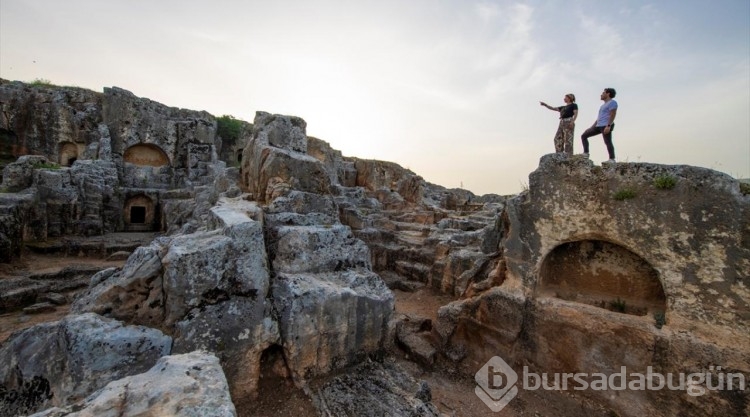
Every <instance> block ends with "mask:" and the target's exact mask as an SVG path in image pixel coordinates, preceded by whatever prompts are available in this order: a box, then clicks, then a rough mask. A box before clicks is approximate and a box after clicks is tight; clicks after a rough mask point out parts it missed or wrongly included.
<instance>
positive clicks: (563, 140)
mask: <svg viewBox="0 0 750 417" xmlns="http://www.w3.org/2000/svg"><path fill="white" fill-rule="evenodd" d="M563 100H564V101H565V105H564V106H560V107H552V106H550V105H549V104H547V103H545V102H543V101H540V102H539V104H540V105H542V106H544V107H546V108H548V109H550V110H554V111H556V112H559V113H560V125H559V126H558V127H557V133H555V152H557V153H561V152H563V151H564V152H565V153H566V154H568V155H573V131H574V130H575V127H576V118H577V117H578V104H576V96H575V95H573V93H570V94H566V95H565V98H564V99H563Z"/></svg>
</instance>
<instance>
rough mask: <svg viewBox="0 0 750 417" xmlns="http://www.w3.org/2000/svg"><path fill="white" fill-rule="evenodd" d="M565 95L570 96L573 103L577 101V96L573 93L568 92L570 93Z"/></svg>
mask: <svg viewBox="0 0 750 417" xmlns="http://www.w3.org/2000/svg"><path fill="white" fill-rule="evenodd" d="M565 97H567V98H569V99H570V102H571V103H575V102H576V96H575V94H573V93H568V94H566V95H565Z"/></svg>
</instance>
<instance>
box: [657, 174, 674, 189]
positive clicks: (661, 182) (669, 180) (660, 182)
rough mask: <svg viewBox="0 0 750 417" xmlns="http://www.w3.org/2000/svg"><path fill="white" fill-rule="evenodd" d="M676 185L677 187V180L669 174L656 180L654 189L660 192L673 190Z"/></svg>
mask: <svg viewBox="0 0 750 417" xmlns="http://www.w3.org/2000/svg"><path fill="white" fill-rule="evenodd" d="M675 185H677V178H675V177H673V176H671V175H669V174H662V175H659V176H658V177H656V178H654V187H656V188H658V189H660V190H671V189H672V188H674V186H675Z"/></svg>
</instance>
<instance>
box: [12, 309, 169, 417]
mask: <svg viewBox="0 0 750 417" xmlns="http://www.w3.org/2000/svg"><path fill="white" fill-rule="evenodd" d="M171 345H172V339H171V338H170V337H169V336H165V335H164V334H162V333H161V332H159V331H158V330H154V329H149V328H145V327H141V326H124V325H123V324H122V323H120V322H117V321H114V320H108V319H104V318H102V317H100V316H97V315H96V314H91V313H89V314H83V315H74V316H68V317H66V318H64V319H63V320H61V321H59V322H53V323H44V324H39V325H36V326H34V327H31V328H29V329H26V330H23V331H21V332H17V333H14V334H13V335H12V336H11V338H10V339H8V340H7V341H6V342H5V343H4V344H3V345H2V347H0V362H2V363H3V364H5V366H3V367H2V368H0V383H1V384H2V385H0V391H2V394H3V395H0V399H1V401H0V411H2V414H3V415H15V414H17V413H29V412H35V411H38V410H42V409H44V408H47V407H50V406H62V405H67V404H70V403H72V402H76V401H79V400H81V399H83V398H85V397H86V396H87V395H89V394H91V393H92V392H94V391H95V390H97V389H99V388H102V387H103V386H104V385H106V384H107V383H109V382H110V381H114V380H117V379H120V378H122V377H125V376H127V375H133V374H137V373H139V372H143V371H145V370H147V369H149V368H150V367H151V366H153V364H154V363H155V362H156V360H157V359H158V358H160V357H161V356H164V355H167V354H169V351H170V349H171ZM39 358H44V359H43V360H39Z"/></svg>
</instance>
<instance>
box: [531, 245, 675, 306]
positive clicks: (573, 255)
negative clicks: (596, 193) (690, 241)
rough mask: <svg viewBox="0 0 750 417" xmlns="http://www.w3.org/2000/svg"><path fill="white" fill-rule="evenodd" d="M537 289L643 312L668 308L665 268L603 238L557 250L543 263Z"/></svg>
mask: <svg viewBox="0 0 750 417" xmlns="http://www.w3.org/2000/svg"><path fill="white" fill-rule="evenodd" d="M537 294H538V295H540V296H549V297H557V298H561V299H565V300H569V301H575V302H580V303H585V304H589V305H594V306H597V307H601V308H606V309H608V310H612V311H617V312H620V313H627V314H633V315H639V316H640V315H646V314H648V313H662V314H663V313H664V312H665V311H666V296H665V293H664V288H663V286H662V284H661V281H660V280H659V273H658V272H657V271H656V270H655V269H654V268H653V267H652V266H651V264H649V263H648V262H647V261H646V260H645V259H643V258H642V257H640V256H638V255H637V254H635V253H633V252H631V251H630V250H628V249H626V248H624V247H622V246H620V245H617V244H614V243H611V242H607V241H603V240H579V241H575V242H568V243H563V244H561V245H559V246H557V247H556V248H555V249H553V250H552V251H551V252H550V253H549V254H548V255H547V256H546V257H545V259H544V261H543V262H542V267H541V269H540V276H539V283H538V286H537Z"/></svg>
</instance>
